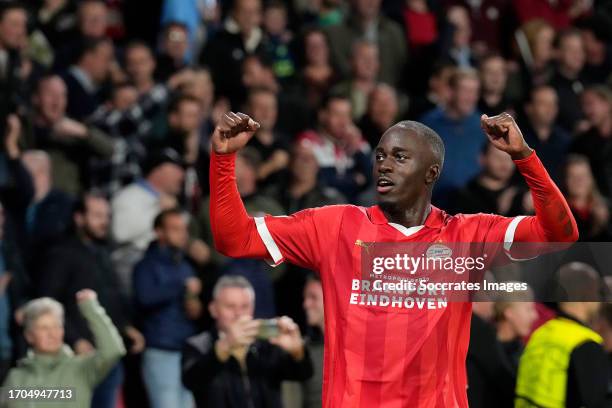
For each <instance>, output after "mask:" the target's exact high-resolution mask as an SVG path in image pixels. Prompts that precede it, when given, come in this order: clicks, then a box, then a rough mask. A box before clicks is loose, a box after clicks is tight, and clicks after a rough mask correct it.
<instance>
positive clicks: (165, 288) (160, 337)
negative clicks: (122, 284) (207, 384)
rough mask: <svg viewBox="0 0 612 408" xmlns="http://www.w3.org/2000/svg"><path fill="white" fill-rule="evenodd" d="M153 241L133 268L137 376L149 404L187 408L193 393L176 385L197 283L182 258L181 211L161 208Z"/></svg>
mask: <svg viewBox="0 0 612 408" xmlns="http://www.w3.org/2000/svg"><path fill="white" fill-rule="evenodd" d="M153 227H154V229H155V236H156V240H155V241H153V242H152V243H151V245H150V246H149V248H148V249H147V252H146V253H145V255H144V257H143V259H142V260H141V261H140V262H139V263H138V264H137V265H136V267H135V268H134V280H133V282H134V283H133V284H134V289H133V293H134V299H135V302H136V305H137V310H138V312H139V316H140V320H141V322H140V324H141V326H142V330H143V334H144V336H145V340H146V349H145V351H144V355H143V360H142V375H143V379H144V382H145V385H146V388H147V393H148V395H149V401H150V402H151V407H152V408H164V407H176V408H190V407H191V406H192V405H193V397H192V395H191V393H190V392H188V391H187V390H186V389H185V388H184V387H183V386H182V384H181V373H180V359H181V352H180V351H181V349H182V346H183V342H184V341H185V339H187V338H188V337H189V336H192V335H193V334H195V332H196V328H195V325H194V322H193V320H196V319H198V318H199V317H200V314H201V313H202V304H201V302H200V299H199V295H200V292H201V290H202V283H201V282H200V280H199V279H198V278H196V277H195V274H194V271H193V269H192V267H191V266H190V265H189V263H188V261H187V259H186V258H185V255H186V254H185V247H186V246H187V243H188V239H189V233H188V231H187V219H186V215H185V214H184V213H183V212H182V211H180V210H178V209H169V210H164V211H162V212H161V213H159V215H157V217H155V221H154V226H153Z"/></svg>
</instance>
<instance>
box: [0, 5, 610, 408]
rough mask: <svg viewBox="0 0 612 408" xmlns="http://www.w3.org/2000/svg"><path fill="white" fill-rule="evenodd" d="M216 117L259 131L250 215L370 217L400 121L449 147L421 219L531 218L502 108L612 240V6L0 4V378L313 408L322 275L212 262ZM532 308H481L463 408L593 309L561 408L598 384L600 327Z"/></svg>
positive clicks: (581, 213)
mask: <svg viewBox="0 0 612 408" xmlns="http://www.w3.org/2000/svg"><path fill="white" fill-rule="evenodd" d="M230 109H231V110H234V111H241V112H245V113H247V114H249V115H250V116H251V117H253V118H254V119H255V120H257V121H258V122H259V123H260V125H261V128H260V130H259V131H258V132H257V133H256V135H255V137H254V138H253V139H252V140H251V141H250V142H249V145H248V146H247V147H246V148H245V149H243V150H242V151H240V152H239V153H238V157H237V161H236V182H237V185H238V190H239V192H240V195H241V196H242V199H243V201H244V203H245V206H246V208H247V211H248V212H249V213H250V214H251V215H253V216H258V215H262V214H272V215H282V214H290V213H293V212H295V211H298V210H301V209H304V208H308V207H315V206H323V205H329V204H339V203H352V204H358V205H366V206H369V205H373V204H374V203H375V191H374V188H373V185H372V183H371V180H372V154H371V152H372V150H373V148H375V146H376V144H377V143H378V139H379V138H380V136H381V135H382V133H383V132H384V131H385V130H386V129H387V128H388V127H390V126H391V125H392V124H394V123H395V122H397V121H399V120H404V119H410V120H418V121H421V122H423V123H425V124H426V125H427V126H429V127H431V128H432V129H434V130H435V131H436V132H437V133H438V134H440V136H441V137H442V139H443V141H444V143H445V146H446V152H447V153H446V159H445V162H444V169H443V172H442V177H441V178H440V180H439V181H438V183H437V185H436V188H435V190H434V197H433V204H434V205H436V206H439V207H441V208H443V209H445V210H446V211H448V212H450V213H457V212H464V213H472V212H493V213H498V214H502V215H508V216H514V215H519V214H532V213H533V205H532V202H531V197H530V194H529V191H528V189H527V188H526V185H525V184H524V183H523V181H522V179H521V177H520V175H518V174H517V172H516V171H515V166H514V163H513V162H512V160H511V159H510V157H509V156H508V155H507V154H505V153H502V152H500V151H498V150H497V149H495V148H492V147H491V146H490V145H489V144H487V141H486V137H485V135H484V134H483V132H482V131H481V129H480V116H481V114H487V115H496V114H499V113H501V112H504V111H506V112H510V113H511V114H512V115H513V116H514V117H515V118H516V120H517V122H518V124H519V127H520V128H521V130H522V132H523V135H524V137H525V139H526V140H527V142H528V144H529V145H530V146H531V147H532V148H534V149H535V150H536V152H537V154H538V156H539V157H540V158H541V160H542V161H543V163H544V164H545V166H546V168H547V169H548V171H549V172H550V174H551V176H552V177H553V179H554V180H555V181H556V182H557V184H558V186H559V188H560V189H561V191H562V192H563V193H564V195H565V197H566V198H567V200H568V203H569V205H570V207H571V209H572V212H573V213H574V216H575V217H576V219H577V221H578V226H579V229H580V239H581V240H582V241H593V242H601V241H609V240H610V239H611V238H612V223H611V221H610V208H611V207H610V199H612V1H609V0H600V1H598V0H557V1H552V0H286V1H278V0H268V1H266V0H233V1H231V0H147V1H146V2H137V1H127V0H28V1H26V0H24V1H21V2H16V1H7V0H2V1H0V135H1V136H2V138H1V142H0V204H1V214H0V380H1V379H6V380H5V384H9V385H12V386H16V385H29V386H42V385H55V386H61V385H62V384H64V385H65V384H66V383H68V384H71V386H74V387H76V389H77V391H78V395H77V402H78V404H80V405H78V406H89V400H90V399H91V401H92V403H91V404H92V405H91V406H94V407H114V406H127V407H143V406H146V404H147V401H148V403H149V404H150V406H151V407H153V408H157V407H177V408H181V407H191V406H192V405H193V404H196V403H197V405H198V406H202V407H209V406H210V407H213V406H214V407H225V406H227V407H253V408H256V407H257V408H258V407H277V406H283V404H284V405H286V406H295V407H301V406H304V407H314V406H320V393H321V375H322V373H321V370H322V344H323V343H322V339H323V307H322V293H321V288H320V282H318V281H317V279H316V276H315V275H313V274H312V272H311V271H305V270H301V269H299V268H297V267H295V266H292V265H286V266H279V267H277V268H274V269H272V268H271V267H268V266H267V265H266V264H265V263H263V262H259V261H251V260H233V259H229V258H226V257H224V256H222V255H221V254H219V253H217V252H216V251H215V250H214V244H213V242H212V234H211V227H210V217H209V213H208V205H209V200H210V197H209V191H208V190H209V186H208V172H209V168H208V165H209V157H210V150H209V149H210V146H209V138H210V134H211V132H212V130H213V129H214V127H215V124H216V123H217V121H218V120H219V119H220V118H221V116H222V115H223V114H224V113H225V112H226V111H228V110H230ZM568 268H569V266H568ZM572 268H574V269H577V270H580V271H582V273H584V274H586V275H588V276H590V275H589V274H591V275H592V273H595V275H596V278H598V277H599V275H600V274H602V273H603V272H604V271H591V270H588V271H587V272H584V271H585V269H588V268H587V267H586V266H584V265H578V266H576V265H574V266H572ZM596 280H597V279H596ZM585 299H589V300H591V299H592V298H589V297H587V298H585ZM493 306H494V307H493ZM537 306H538V307H537V308H536V306H535V304H534V303H533V299H519V300H517V299H496V300H494V303H489V302H485V301H483V302H479V303H477V304H476V307H475V317H474V319H477V320H475V323H474V322H473V331H474V330H478V329H479V328H480V329H481V331H480V332H479V333H475V334H474V335H473V341H483V342H485V343H486V344H487V345H488V346H486V347H485V346H483V347H480V346H478V347H477V349H478V350H488V351H487V352H491V353H493V354H495V357H491V355H487V354H486V353H485V354H482V352H481V351H476V352H475V353H476V354H475V355H472V352H473V349H471V351H470V356H471V357H470V358H472V360H471V363H470V360H469V361H468V373H469V375H470V387H471V390H472V391H471V392H470V400H471V402H472V406H476V407H479V406H483V407H485V406H493V405H490V404H491V402H490V401H496V403H495V405H494V406H502V403H504V404H507V405H508V406H512V401H513V393H514V389H515V383H516V382H517V375H518V374H517V372H518V361H519V358H520V355H521V353H522V351H523V348H524V344H525V336H528V335H529V334H531V332H532V331H533V330H534V329H535V327H536V326H537V325H535V324H534V322H535V320H536V317H538V319H539V320H540V321H539V323H538V325H539V324H542V323H543V322H544V321H545V320H544V319H543V316H548V317H549V318H550V317H552V316H554V314H555V313H556V314H557V317H556V318H555V319H559V318H560V317H559V316H561V317H563V316H566V317H567V316H570V317H571V319H570V320H572V319H573V320H572V321H573V322H574V323H576V324H579V325H582V326H584V328H585V330H587V328H586V327H587V325H589V324H590V323H592V321H594V320H597V319H596V317H597V316H599V315H601V316H602V318H601V319H600V320H599V321H600V323H601V324H599V326H598V327H599V328H600V330H599V332H600V333H603V334H601V335H602V336H604V337H603V338H602V337H596V336H600V335H598V334H597V333H595V332H594V331H592V330H591V329H588V330H591V331H592V333H590V332H589V335H588V336H587V335H586V334H585V336H586V339H587V340H588V342H590V343H593V344H596V346H597V347H595V346H590V348H589V347H587V349H588V350H586V351H582V354H580V353H579V354H580V355H579V356H578V357H576V358H575V359H574V360H572V364H569V363H568V364H569V367H567V366H566V368H567V370H568V373H569V374H568V376H569V380H568V383H571V381H578V380H576V378H575V377H579V378H580V381H578V382H577V383H576V384H578V383H579V384H588V385H587V386H585V387H586V388H580V387H581V386H582V385H576V389H574V388H571V387H570V388H568V391H567V392H568V393H570V392H571V393H573V394H571V395H569V394H568V395H569V396H568V397H567V398H568V401H570V400H571V401H573V402H576V404H577V405H575V406H587V407H595V406H600V405H597V404H599V403H601V401H603V399H601V398H605V394H606V392H607V393H608V394H612V388H610V389H608V388H609V386H608V383H607V382H606V380H605V378H607V373H606V372H607V371H609V370H610V367H612V364H610V367H608V365H607V364H608V363H607V361H608V357H606V356H605V354H604V349H605V351H606V352H607V353H612V345H611V342H612V329H611V327H612V320H611V316H610V311H609V310H607V311H606V310H605V308H603V309H602V313H599V312H598V309H597V308H593V309H588V308H587V309H586V310H583V309H580V310H579V311H576V310H575V309H574V307H573V306H571V305H570V306H569V307H567V305H565V306H563V305H561V306H558V307H557V310H556V312H552V311H550V310H548V309H546V308H545V306H542V305H537ZM536 309H537V310H536ZM606 313H607V314H606ZM278 316H283V317H282V318H279V317H278ZM270 318H276V320H274V322H275V325H274V327H275V329H274V330H276V331H275V332H274V335H272V336H266V334H265V330H263V328H265V327H266V323H265V321H264V320H261V319H270ZM555 319H552V321H553V322H555V321H556V320H555ZM606 319H607V320H606ZM566 320H567V319H566ZM565 323H567V322H565ZM582 326H581V327H582ZM555 327H556V326H555ZM574 329H575V328H574ZM568 330H570V329H568ZM579 331H580V330H578V329H576V332H579ZM581 333H582V332H581ZM583 334H584V333H583ZM589 336H590V337H589ZM579 337H580V336H578V337H576V338H579ZM583 337H584V336H583ZM583 337H580V338H583ZM583 339H584V338H583ZM577 344H578V343H577ZM577 344H574V345H573V346H571V345H566V346H567V347H569V349H568V350H569V352H570V353H572V350H574V348H575V347H577ZM570 346H571V347H570ZM567 347H566V348H567ZM500 348H501V349H503V350H504V353H503V356H502V357H503V359H502V360H503V361H502V360H499V361H498V358H501V357H500V355H499V350H500ZM593 348H595V349H596V350H595V351H593ZM28 350H29V351H28ZM574 351H575V350H574ZM585 353H586V354H585ZM536 354H537V353H536ZM581 356H582V357H581ZM601 356H603V359H601V358H599V357H601ZM572 358H574V356H573V354H572ZM581 358H582V359H581ZM576 359H578V360H576ZM584 359H586V360H584ZM593 359H599V361H602V362H605V366H604V367H603V368H602V370H603V373H604V374H603V375H604V377H603V380H601V381H599V380H592V377H590V376H589V371H591V373H590V374H591V375H592V374H593V373H601V371H596V370H595V369H589V368H588V367H590V366H589V364H590V362H591V361H593ZM17 361H19V363H16V362H17ZM479 361H484V363H485V365H486V364H489V367H488V368H491V364H493V362H499V364H502V363H503V366H504V367H503V370H502V369H501V368H499V367H493V368H491V370H493V371H492V372H493V373H495V374H494V375H493V374H490V373H489V374H487V371H486V370H487V369H488V368H487V367H484V368H483V367H481V366H479V365H478V364H480V363H479ZM500 361H501V362H500ZM536 361H539V360H536ZM576 361H578V362H576ZM584 361H586V363H585V362H584ZM610 361H612V360H610ZM470 364H472V366H470ZM525 364H528V363H525ZM531 364H532V365H533V364H534V363H531ZM584 364H586V366H585V365H584ZM16 365H17V367H15V366H16ZM536 365H537V364H536ZM475 366H478V367H479V368H478V367H477V368H476V369H475V368H474V367H475ZM11 367H13V368H12V369H11ZM58 367H61V370H60V371H57V370H58ZM530 367H531V366H530ZM576 367H578V368H576ZM585 367H587V368H585ZM9 370H11V371H10V373H9ZM479 370H480V371H479ZM483 370H484V371H483ZM500 370H502V371H500ZM572 370H574V371H572ZM585 370H586V374H585ZM500 372H503V374H504V377H503V378H501V377H496V376H498V375H499V373H500ZM479 373H480V374H479ZM518 377H519V381H518V385H517V387H519V388H520V387H522V385H521V384H522V383H521V381H520V377H521V376H520V375H518ZM598 378H599V377H598ZM493 380H495V381H494V382H495V384H498V385H500V384H501V385H500V386H501V387H505V388H503V389H502V390H501V391H499V390H498V391H495V390H496V388H495V387H494V386H491V385H490V384H488V382H490V381H493ZM479 383H480V384H482V386H481V388H478V387H479V385H478V384H479ZM527 383H529V381H527ZM600 384H603V385H601V387H600ZM590 386H592V387H595V388H596V390H595V391H593V389H591V388H589V387H590ZM597 387H599V388H597ZM602 387H603V391H602ZM517 389H518V388H517ZM570 389H571V390H572V391H569V390H570ZM475 390H484V391H482V393H480V394H477V391H475ZM563 390H565V388H563ZM523 391H524V390H523ZM479 392H480V391H479ZM525 392H527V391H525ZM560 392H561V391H560ZM602 392H603V397H601V396H600V394H602ZM485 394H486V395H485ZM585 394H587V395H595V394H597V396H596V397H594V399H592V400H589V399H584V398H586V397H585ZM487 398H493V400H491V399H487ZM572 398H573V399H572ZM598 398H600V399H598ZM608 398H609V396H608ZM479 401H480V402H479ZM500 401H501V402H500ZM573 402H572V403H573ZM479 403H480V404H481V405H478V404H479ZM117 404H121V405H117ZM542 405H543V406H544V405H545V403H543V404H542ZM567 405H568V406H574V405H572V404H570V403H569V402H568V404H567ZM601 406H604V405H601Z"/></svg>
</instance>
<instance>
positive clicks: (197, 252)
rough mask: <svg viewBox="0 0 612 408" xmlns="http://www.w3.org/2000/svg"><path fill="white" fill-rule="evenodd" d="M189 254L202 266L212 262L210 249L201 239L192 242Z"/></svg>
mask: <svg viewBox="0 0 612 408" xmlns="http://www.w3.org/2000/svg"><path fill="white" fill-rule="evenodd" d="M187 253H188V254H189V257H190V258H191V259H193V260H194V261H195V262H196V263H197V264H198V265H200V266H204V265H206V264H207V263H208V261H210V247H209V246H208V245H206V243H205V242H204V241H202V240H201V239H194V240H193V241H191V243H190V244H189V248H188V249H187Z"/></svg>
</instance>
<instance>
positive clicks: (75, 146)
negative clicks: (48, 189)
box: [24, 75, 113, 196]
mask: <svg viewBox="0 0 612 408" xmlns="http://www.w3.org/2000/svg"><path fill="white" fill-rule="evenodd" d="M72 85H74V83H73V82H64V80H62V78H60V77H59V76H57V75H48V76H44V77H42V78H41V79H40V81H39V82H38V85H37V87H36V92H35V94H34V95H33V96H32V105H33V108H34V109H33V112H32V114H31V117H30V118H29V122H30V123H29V124H27V125H26V129H27V130H26V134H25V140H24V145H25V147H26V148H28V149H41V150H44V151H46V152H47V153H49V156H50V157H51V168H52V170H53V185H54V186H55V187H56V188H57V189H59V190H62V191H64V192H66V193H68V194H71V195H74V196H76V195H78V194H79V193H80V192H82V191H84V190H85V189H87V188H88V187H89V179H90V174H89V163H90V159H91V158H92V157H100V158H107V159H108V158H110V157H111V155H112V153H113V144H112V142H111V140H110V139H109V137H108V136H107V135H106V134H105V133H103V132H101V131H100V130H98V129H96V128H94V127H88V126H86V125H85V124H84V123H82V122H79V121H77V120H74V119H73V118H72V117H70V115H69V114H68V113H67V110H66V109H67V103H68V99H67V98H68V86H72Z"/></svg>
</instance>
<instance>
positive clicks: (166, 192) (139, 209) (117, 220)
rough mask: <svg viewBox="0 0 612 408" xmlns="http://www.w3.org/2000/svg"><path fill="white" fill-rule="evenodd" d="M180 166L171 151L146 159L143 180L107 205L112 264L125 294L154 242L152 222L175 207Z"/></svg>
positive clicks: (175, 154) (130, 185) (122, 192)
mask: <svg viewBox="0 0 612 408" xmlns="http://www.w3.org/2000/svg"><path fill="white" fill-rule="evenodd" d="M182 165H183V163H182V161H181V158H180V156H179V155H178V153H176V151H174V150H172V149H164V150H162V151H158V152H154V153H152V154H150V155H149V156H147V160H146V162H145V163H144V165H143V175H144V178H143V179H140V180H137V181H135V182H133V183H132V184H129V185H128V186H126V187H124V188H123V189H121V190H120V191H119V192H118V193H117V194H115V196H114V197H113V199H112V201H111V206H112V213H113V217H112V225H111V231H112V236H113V239H114V240H115V242H116V243H117V244H118V245H119V247H118V248H117V249H116V250H115V252H114V253H113V260H114V262H115V266H116V269H117V273H118V274H119V278H120V279H121V284H122V288H123V290H124V291H125V292H126V293H130V292H131V288H132V279H131V276H132V268H133V267H134V265H135V264H136V262H138V261H139V260H140V259H141V258H142V255H143V254H144V251H145V250H146V249H147V247H148V246H149V244H150V243H151V241H152V240H153V238H154V235H155V234H154V231H153V220H154V219H155V216H156V215H157V214H158V213H159V212H160V211H161V210H165V209H170V208H174V207H176V206H177V204H178V195H179V194H180V192H181V187H182V185H183V180H184V171H183V167H182Z"/></svg>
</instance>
